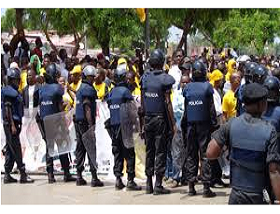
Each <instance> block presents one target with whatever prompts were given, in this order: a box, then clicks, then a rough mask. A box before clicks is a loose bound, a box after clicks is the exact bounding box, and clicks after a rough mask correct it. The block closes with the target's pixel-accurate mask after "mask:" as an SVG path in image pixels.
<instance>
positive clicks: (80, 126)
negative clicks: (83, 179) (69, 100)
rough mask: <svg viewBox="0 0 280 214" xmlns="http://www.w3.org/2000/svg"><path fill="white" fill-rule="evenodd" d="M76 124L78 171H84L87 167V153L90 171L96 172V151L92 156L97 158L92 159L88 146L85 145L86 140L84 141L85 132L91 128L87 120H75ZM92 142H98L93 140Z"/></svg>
mask: <svg viewBox="0 0 280 214" xmlns="http://www.w3.org/2000/svg"><path fill="white" fill-rule="evenodd" d="M74 124H75V131H76V137H77V146H76V150H75V155H76V161H77V166H76V167H77V172H80V173H81V172H82V171H84V169H85V167H84V164H85V158H86V154H87V155H88V162H89V167H90V171H91V172H92V173H96V166H95V163H96V153H95V154H91V155H90V156H94V157H95V160H91V158H90V156H89V154H88V153H87V150H86V147H85V145H84V143H85V142H83V138H82V137H83V134H84V133H86V132H87V131H88V130H89V128H88V124H87V123H86V122H74ZM92 143H96V142H95V141H93V142H92Z"/></svg>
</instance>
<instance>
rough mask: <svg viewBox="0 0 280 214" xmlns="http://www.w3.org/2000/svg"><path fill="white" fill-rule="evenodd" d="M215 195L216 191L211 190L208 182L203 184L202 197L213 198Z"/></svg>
mask: <svg viewBox="0 0 280 214" xmlns="http://www.w3.org/2000/svg"><path fill="white" fill-rule="evenodd" d="M215 196H216V193H214V192H212V190H211V189H210V184H206V183H205V184H203V198H213V197H215Z"/></svg>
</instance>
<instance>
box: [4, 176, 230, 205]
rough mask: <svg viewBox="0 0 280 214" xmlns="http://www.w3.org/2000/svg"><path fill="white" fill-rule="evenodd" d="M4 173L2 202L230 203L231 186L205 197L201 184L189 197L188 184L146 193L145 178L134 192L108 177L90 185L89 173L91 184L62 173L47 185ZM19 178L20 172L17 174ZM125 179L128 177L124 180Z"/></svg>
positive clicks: (40, 178) (42, 178) (44, 179)
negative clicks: (69, 180)
mask: <svg viewBox="0 0 280 214" xmlns="http://www.w3.org/2000/svg"><path fill="white" fill-rule="evenodd" d="M3 177H4V175H1V203H2V204H93V205H94V204H103V205H104V204H124V205H125V204H177V205H180V204H227V201H228V197H229V193H230V188H215V189H213V190H214V191H215V192H216V193H217V197H215V198H211V199H207V198H203V197H202V188H203V186H202V185H201V184H198V185H197V186H196V189H197V195H196V196H193V197H190V196H188V195H187V194H183V193H182V192H183V191H184V190H187V187H186V186H180V187H177V188H174V189H171V191H172V193H171V194H170V195H160V196H154V195H147V194H145V191H144V188H145V181H144V180H136V181H137V183H138V184H140V185H141V186H142V188H143V190H142V191H138V192H131V191H126V190H125V189H123V190H120V191H116V190H115V188H114V180H112V179H110V180H109V179H105V178H103V179H102V177H101V179H102V180H103V181H104V183H105V186H104V187H98V188H92V187H90V185H89V183H90V179H91V177H90V176H86V177H85V178H86V180H87V181H88V186H83V187H76V185H75V183H64V182H63V177H62V176H56V180H57V182H56V183H55V184H48V183H47V177H46V176H42V175H36V176H35V175H33V176H31V177H32V178H34V179H35V183H34V184H19V183H16V184H3ZM14 177H15V178H17V179H18V178H19V175H15V176H14ZM124 181H125V180H124Z"/></svg>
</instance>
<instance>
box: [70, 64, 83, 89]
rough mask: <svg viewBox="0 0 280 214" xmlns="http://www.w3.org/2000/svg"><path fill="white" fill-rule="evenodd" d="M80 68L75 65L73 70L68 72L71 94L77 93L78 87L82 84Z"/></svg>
mask: <svg viewBox="0 0 280 214" xmlns="http://www.w3.org/2000/svg"><path fill="white" fill-rule="evenodd" d="M81 74H82V66H81V65H76V66H74V68H73V70H72V71H71V72H70V75H71V79H72V83H71V84H70V88H71V90H72V91H73V92H75V93H76V92H77V91H78V89H79V88H80V85H81V83H82V78H81Z"/></svg>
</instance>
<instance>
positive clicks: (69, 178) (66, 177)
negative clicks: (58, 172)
mask: <svg viewBox="0 0 280 214" xmlns="http://www.w3.org/2000/svg"><path fill="white" fill-rule="evenodd" d="M63 180H64V182H71V181H76V180H77V179H76V178H74V177H73V176H72V175H71V174H70V172H69V170H68V169H65V170H64V178H63Z"/></svg>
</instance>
